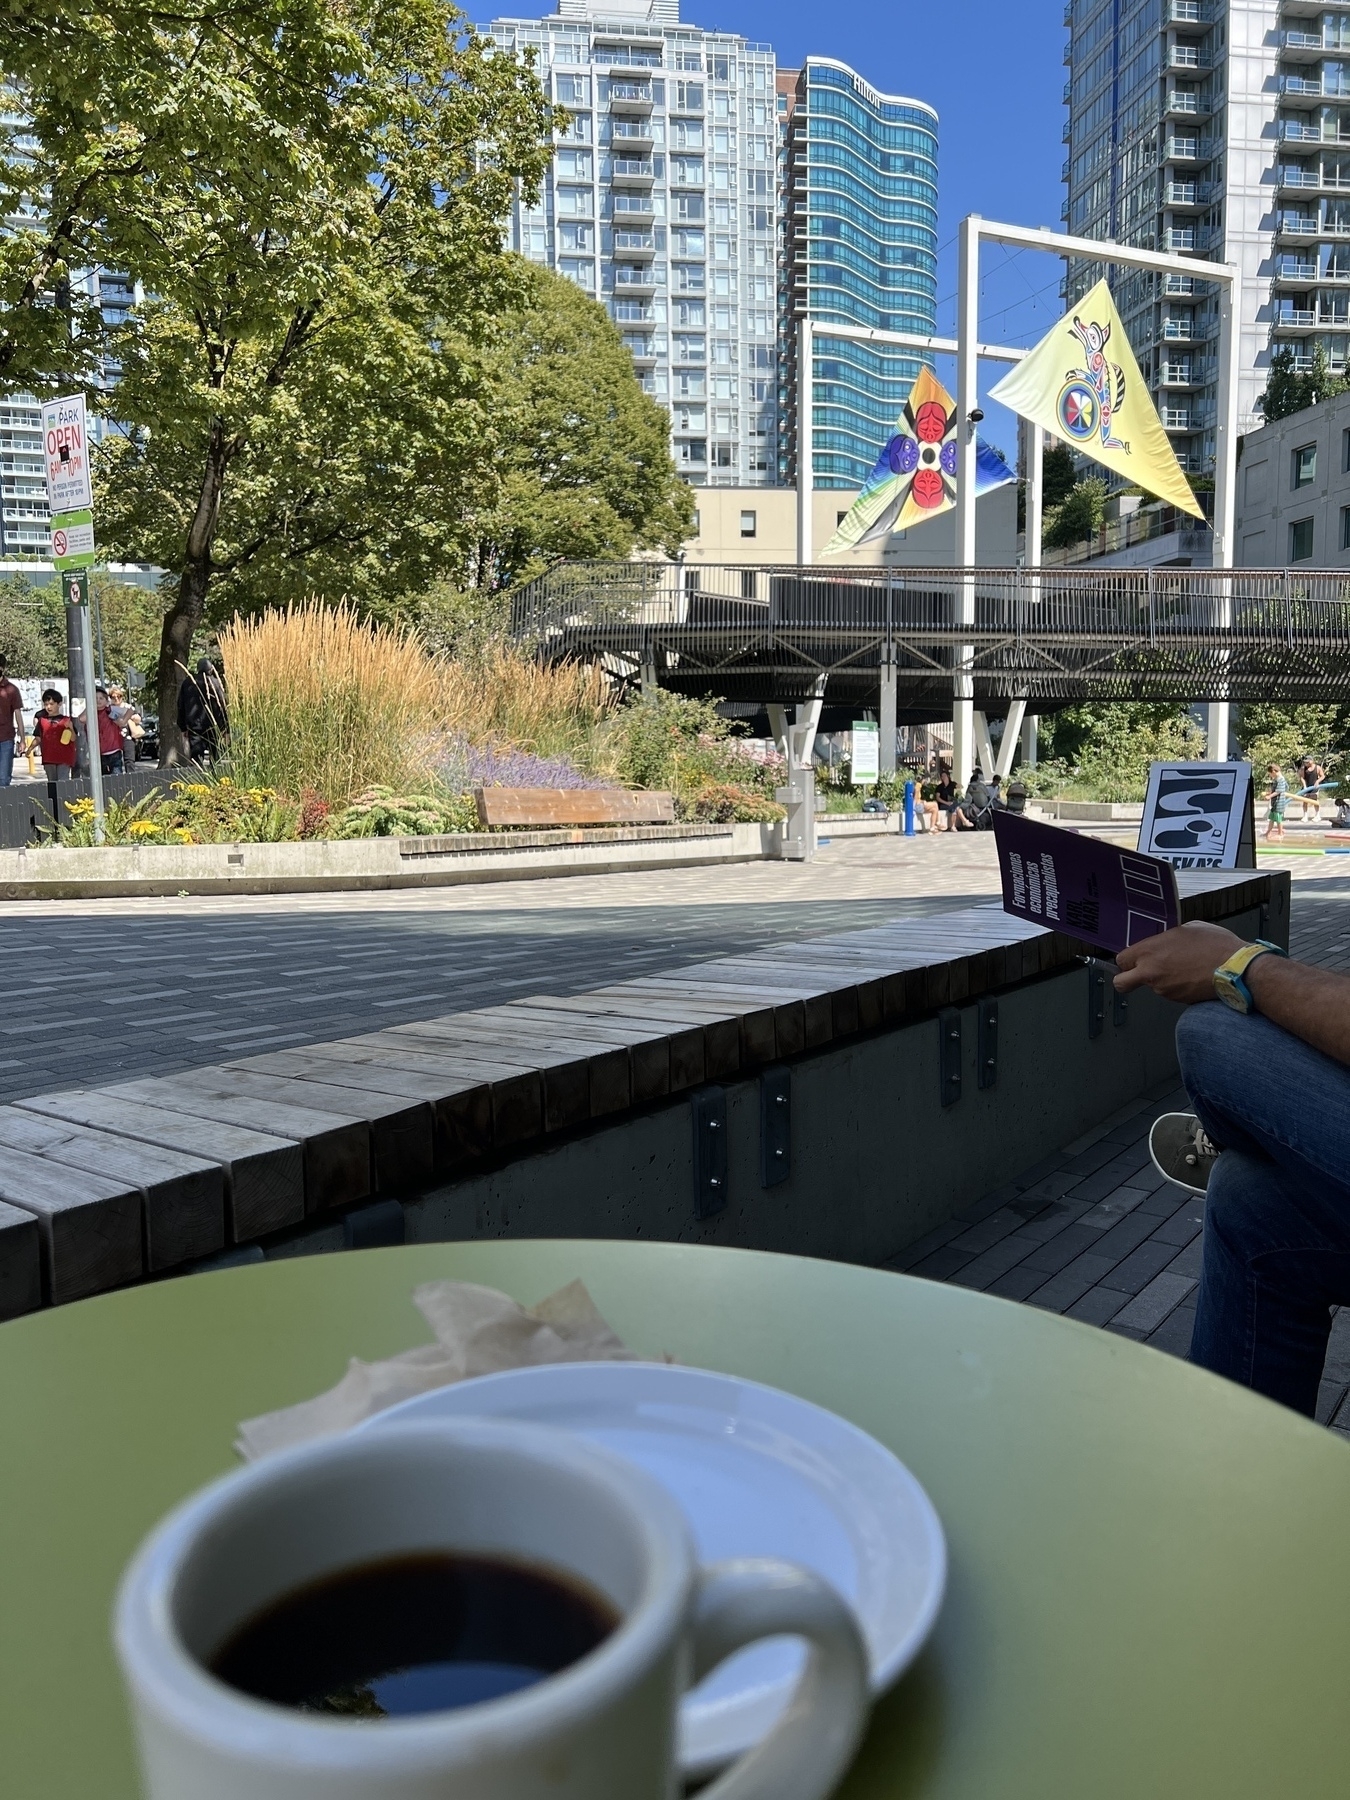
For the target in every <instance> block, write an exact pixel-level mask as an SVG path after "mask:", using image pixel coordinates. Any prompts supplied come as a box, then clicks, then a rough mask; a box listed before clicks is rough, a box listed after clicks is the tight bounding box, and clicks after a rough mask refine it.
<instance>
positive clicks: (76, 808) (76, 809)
mask: <svg viewBox="0 0 1350 1800" xmlns="http://www.w3.org/2000/svg"><path fill="white" fill-rule="evenodd" d="M66 811H67V812H68V813H69V814H70V816H71V818H72V819H92V818H93V816H94V803H93V801H92V800H72V801H71V803H70V805H69V806H68V807H67V808H66Z"/></svg>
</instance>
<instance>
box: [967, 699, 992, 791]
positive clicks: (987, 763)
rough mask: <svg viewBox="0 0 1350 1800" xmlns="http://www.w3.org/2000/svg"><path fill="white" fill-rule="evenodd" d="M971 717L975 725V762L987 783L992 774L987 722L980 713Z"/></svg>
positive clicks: (990, 741) (990, 746) (990, 745)
mask: <svg viewBox="0 0 1350 1800" xmlns="http://www.w3.org/2000/svg"><path fill="white" fill-rule="evenodd" d="M972 716H973V719H974V724H975V739H974V742H975V760H976V762H977V763H978V764H979V765H980V768H981V770H982V772H983V774H984V778H985V780H986V781H988V779H989V777H990V776H991V775H992V774H993V772H994V746H993V742H992V740H991V739H990V736H989V721H988V720H987V719H986V718H985V716H984V714H983V713H982V712H977V713H974V714H973V715H972Z"/></svg>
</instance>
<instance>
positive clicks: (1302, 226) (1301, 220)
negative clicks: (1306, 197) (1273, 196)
mask: <svg viewBox="0 0 1350 1800" xmlns="http://www.w3.org/2000/svg"><path fill="white" fill-rule="evenodd" d="M1318 231H1319V226H1318V219H1317V214H1316V213H1304V212H1282V213H1279V214H1277V215H1276V219H1275V235H1276V237H1278V238H1295V239H1297V238H1315V237H1316V236H1317V235H1318Z"/></svg>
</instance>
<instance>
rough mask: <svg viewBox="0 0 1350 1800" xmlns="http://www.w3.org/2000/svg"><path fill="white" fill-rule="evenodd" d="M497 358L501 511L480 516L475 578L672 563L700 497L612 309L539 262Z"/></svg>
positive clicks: (472, 568)
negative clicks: (561, 567)
mask: <svg viewBox="0 0 1350 1800" xmlns="http://www.w3.org/2000/svg"><path fill="white" fill-rule="evenodd" d="M519 275H520V279H521V284H522V286H523V288H524V291H525V299H524V304H523V305H522V306H521V307H520V308H519V309H518V310H517V311H516V312H514V313H512V314H511V315H510V316H509V317H508V318H507V319H506V320H505V321H504V329H503V332H502V336H501V339H500V342H499V344H498V345H497V347H496V349H495V351H494V353H493V357H492V381H493V409H492V410H493V421H494V425H495V426H496V473H497V477H498V485H497V490H496V495H495V497H494V504H493V505H492V506H491V507H489V508H486V509H484V510H482V511H480V512H478V513H476V514H475V515H474V518H473V520H472V531H473V546H472V550H471V554H470V562H469V570H468V578H469V584H470V585H471V586H472V587H474V588H502V587H508V586H511V585H514V584H515V583H517V582H519V581H521V580H522V579H525V578H528V577H529V576H530V575H532V574H535V573H537V572H538V571H539V570H541V569H543V568H544V567H546V566H547V564H548V563H550V562H553V561H556V560H558V559H559V558H563V557H568V558H603V557H615V558H618V557H626V556H628V555H629V554H631V552H632V551H633V550H635V549H648V548H656V547H660V548H662V549H665V550H667V551H669V552H670V553H671V554H674V552H675V551H676V550H677V549H678V548H679V546H680V544H681V543H682V542H683V541H684V540H685V539H686V538H688V537H689V536H690V535H691V533H692V531H693V524H694V496H693V491H692V490H691V488H690V487H689V486H688V484H687V483H686V482H684V481H682V480H681V479H680V477H679V474H678V472H677V471H676V468H675V465H674V463H673V462H672V460H671V455H670V419H669V416H668V415H667V413H666V411H665V409H664V407H661V406H658V405H657V403H656V402H655V401H654V400H652V399H650V398H649V397H648V396H647V395H646V394H645V393H643V391H642V388H641V386H640V385H639V383H638V380H637V377H636V375H635V373H634V371H633V361H632V358H631V356H630V355H629V353H628V351H627V350H626V349H625V347H624V344H623V340H622V339H621V338H620V336H619V333H618V330H617V329H616V328H615V326H614V325H613V323H612V322H611V321H610V319H609V316H608V314H607V313H606V312H605V310H604V308H603V307H602V306H599V305H597V303H596V302H595V301H594V300H591V299H588V298H587V296H586V295H585V294H583V293H582V292H581V290H580V289H579V288H578V287H577V286H576V285H575V284H574V283H573V282H570V281H566V280H564V279H563V278H562V277H561V276H558V275H554V274H551V273H550V272H549V271H548V270H547V269H541V268H539V267H537V266H536V265H535V264H533V263H524V264H522V265H521V266H520V268H519Z"/></svg>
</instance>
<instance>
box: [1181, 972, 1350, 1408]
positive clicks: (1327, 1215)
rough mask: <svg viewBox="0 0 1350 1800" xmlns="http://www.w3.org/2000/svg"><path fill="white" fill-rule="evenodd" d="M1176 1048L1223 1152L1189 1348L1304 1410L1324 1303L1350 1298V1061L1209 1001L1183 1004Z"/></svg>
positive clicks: (1319, 1347) (1313, 1391)
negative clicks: (1349, 1064)
mask: <svg viewBox="0 0 1350 1800" xmlns="http://www.w3.org/2000/svg"><path fill="white" fill-rule="evenodd" d="M1177 1053H1178V1056H1179V1058H1180V1061H1181V1077H1182V1080H1183V1081H1184V1082H1185V1084H1186V1091H1187V1093H1188V1094H1189V1095H1190V1097H1191V1100H1192V1103H1193V1104H1194V1106H1195V1110H1196V1113H1197V1114H1198V1115H1199V1119H1200V1123H1201V1124H1202V1125H1203V1126H1204V1128H1205V1130H1206V1132H1207V1133H1208V1134H1209V1136H1210V1137H1211V1138H1212V1139H1213V1140H1214V1142H1215V1144H1216V1145H1218V1147H1219V1148H1220V1149H1221V1150H1222V1152H1223V1154H1222V1155H1221V1156H1220V1158H1219V1160H1218V1162H1217V1163H1216V1164H1215V1166H1214V1171H1213V1173H1212V1174H1211V1176H1210V1178H1209V1191H1208V1195H1207V1197H1206V1202H1205V1236H1204V1250H1203V1268H1202V1273H1201V1277H1200V1300H1199V1307H1198V1310H1197V1312H1196V1316H1195V1331H1194V1334H1193V1336H1192V1339H1191V1361H1192V1362H1193V1363H1198V1364H1199V1365H1200V1367H1201V1368H1204V1369H1212V1370H1213V1371H1214V1372H1215V1374H1218V1375H1227V1376H1228V1377H1229V1379H1230V1380H1232V1381H1238V1382H1241V1383H1242V1384H1243V1386H1244V1387H1249V1388H1254V1389H1255V1390H1256V1392H1257V1393H1259V1394H1265V1395H1267V1396H1268V1397H1269V1398H1270V1399H1272V1400H1278V1401H1280V1402H1281V1403H1282V1404H1283V1405H1285V1406H1290V1407H1293V1409H1294V1410H1295V1411H1296V1412H1301V1413H1306V1414H1308V1416H1309V1417H1311V1416H1312V1414H1313V1413H1314V1411H1315V1410H1316V1407H1317V1387H1318V1382H1319V1381H1320V1380H1321V1376H1322V1364H1323V1361H1324V1359H1325V1357H1326V1348H1327V1338H1328V1336H1329V1335H1330V1332H1331V1315H1330V1311H1329V1308H1331V1307H1332V1306H1344V1305H1347V1304H1350V1162H1348V1161H1347V1156H1346V1150H1345V1146H1346V1144H1347V1142H1350V1069H1348V1068H1346V1067H1345V1066H1344V1065H1343V1064H1341V1063H1337V1062H1333V1061H1332V1060H1331V1058H1330V1057H1328V1056H1323V1055H1322V1053H1321V1052H1320V1051H1319V1050H1314V1049H1312V1048H1311V1047H1310V1046H1309V1045H1307V1044H1305V1043H1303V1042H1301V1041H1300V1040H1299V1039H1298V1038H1295V1037H1291V1036H1290V1035H1289V1033H1288V1032H1287V1031H1282V1030H1281V1029H1280V1027H1279V1026H1278V1025H1272V1024H1271V1022H1270V1020H1269V1019H1263V1018H1261V1017H1260V1016H1259V1015H1258V1014H1255V1013H1252V1014H1246V1015H1244V1014H1242V1013H1238V1012H1234V1011H1233V1010H1232V1009H1231V1008H1230V1007H1227V1006H1222V1005H1220V1004H1219V1003H1218V1002H1217V1001H1210V1002H1206V1003H1205V1004H1204V1005H1201V1006H1193V1007H1191V1008H1190V1009H1189V1011H1187V1012H1185V1013H1183V1014H1182V1017H1181V1020H1180V1022H1179V1023H1178V1025H1177Z"/></svg>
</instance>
